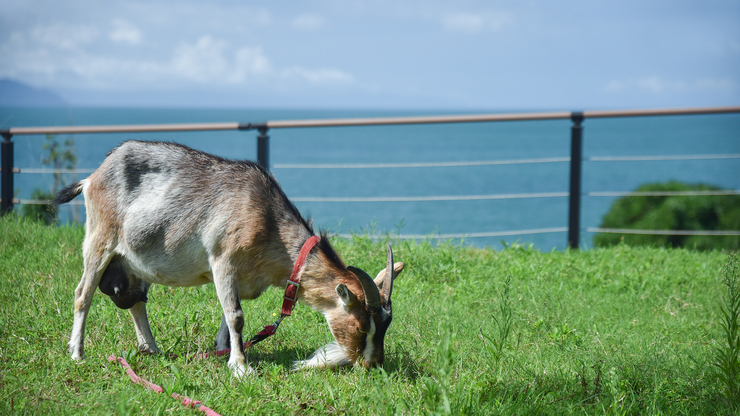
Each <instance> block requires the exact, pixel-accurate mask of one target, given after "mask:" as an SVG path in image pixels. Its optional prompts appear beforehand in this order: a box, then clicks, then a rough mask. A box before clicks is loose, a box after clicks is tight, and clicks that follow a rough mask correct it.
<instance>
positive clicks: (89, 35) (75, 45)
mask: <svg viewBox="0 0 740 416" xmlns="http://www.w3.org/2000/svg"><path fill="white" fill-rule="evenodd" d="M20 36H23V35H22V34H20ZM97 36H98V30H97V28H95V27H94V26H87V25H66V24H54V25H49V26H36V27H34V28H33V29H32V30H31V32H30V36H29V40H31V42H32V43H35V44H36V45H33V46H35V47H38V46H42V47H51V48H58V49H61V50H65V51H73V50H80V49H81V48H82V47H84V46H85V45H88V44H90V43H92V42H93V41H94V40H95V39H96V38H97ZM29 46H30V45H29Z"/></svg>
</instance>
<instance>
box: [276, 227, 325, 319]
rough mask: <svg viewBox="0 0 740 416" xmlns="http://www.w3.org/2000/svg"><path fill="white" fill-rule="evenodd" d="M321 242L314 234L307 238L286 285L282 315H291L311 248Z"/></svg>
mask: <svg viewBox="0 0 740 416" xmlns="http://www.w3.org/2000/svg"><path fill="white" fill-rule="evenodd" d="M318 242H319V237H317V236H315V235H313V236H311V238H309V239H308V240H306V242H305V243H303V247H301V251H300V252H299V253H298V258H297V259H296V260H295V265H294V266H293V272H292V273H291V274H290V279H288V285H287V286H286V287H285V296H284V297H283V308H282V310H281V311H280V314H281V315H282V316H290V313H291V311H293V307H295V304H296V302H297V299H298V288H299V287H300V286H301V274H303V267H304V266H305V265H306V258H308V253H310V252H311V249H313V248H314V246H315V245H316V244H317V243H318Z"/></svg>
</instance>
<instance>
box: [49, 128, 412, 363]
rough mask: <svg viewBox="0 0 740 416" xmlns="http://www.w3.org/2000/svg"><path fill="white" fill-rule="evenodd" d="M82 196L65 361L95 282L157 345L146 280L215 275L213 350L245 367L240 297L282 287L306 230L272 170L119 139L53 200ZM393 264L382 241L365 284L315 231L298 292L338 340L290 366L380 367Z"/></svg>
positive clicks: (78, 353) (398, 266)
mask: <svg viewBox="0 0 740 416" xmlns="http://www.w3.org/2000/svg"><path fill="white" fill-rule="evenodd" d="M80 193H82V194H83V195H84V196H85V207H86V210H87V221H86V223H85V227H86V234H85V241H84V243H83V258H84V273H83V275H82V279H81V280H80V283H79V285H78V286H77V289H76V290H75V304H74V305H75V306H74V309H75V313H74V324H73V329H72V336H71V339H70V342H69V348H70V352H71V354H72V358H73V359H81V358H82V357H83V355H84V327H85V321H86V319H87V316H88V312H89V308H90V304H91V301H92V297H93V294H94V292H95V289H96V288H98V287H99V288H100V289H101V291H102V292H103V293H105V294H106V295H108V296H110V298H111V300H112V301H113V302H114V303H115V304H116V305H117V306H118V307H120V308H123V309H128V310H129V311H130V313H131V316H132V318H133V321H134V326H135V329H136V335H137V338H138V342H139V350H140V351H142V352H150V353H156V352H159V349H158V348H157V345H156V342H155V341H154V337H153V336H152V333H151V330H150V328H149V322H148V319H147V315H146V301H147V291H148V289H149V286H150V285H151V284H163V285H167V286H180V287H187V286H196V285H201V284H205V283H214V284H215V286H216V292H217V295H218V298H219V301H220V302H221V306H222V309H223V313H224V315H223V319H222V325H221V328H220V330H219V333H218V335H217V337H216V348H217V350H223V349H226V348H231V356H230V358H229V367H230V368H231V369H232V371H233V372H234V374H235V375H237V376H241V375H244V374H247V373H249V372H250V371H251V368H250V367H249V365H248V364H247V362H246V357H245V355H244V351H243V347H242V343H243V342H242V332H243V329H244V313H243V312H242V310H241V303H240V300H241V299H254V298H256V297H258V296H259V295H260V294H261V293H262V292H263V291H264V290H265V289H267V288H268V287H270V286H279V287H285V285H286V282H287V280H288V277H289V275H290V272H291V269H292V267H293V263H294V262H295V260H296V258H297V257H298V252H299V251H300V249H301V246H302V245H303V243H304V242H305V241H306V240H307V239H308V238H309V237H310V236H312V235H313V234H314V233H313V230H312V228H311V226H310V224H309V223H308V222H307V221H305V220H304V219H303V218H302V217H301V215H300V213H299V211H298V209H296V207H295V206H294V205H293V204H292V203H291V202H290V201H289V200H288V198H287V197H286V195H285V193H284V192H283V191H282V190H281V189H280V186H279V185H278V183H277V181H276V180H275V178H274V177H273V176H272V175H270V174H269V173H268V172H267V171H265V170H264V169H263V168H261V167H260V166H259V165H257V164H255V163H252V162H248V161H231V160H226V159H223V158H219V157H216V156H213V155H209V154H207V153H203V152H200V151H196V150H193V149H190V148H188V147H185V146H182V145H179V144H175V143H162V142H139V141H128V142H124V143H123V144H121V145H120V146H119V147H117V148H115V149H113V150H112V151H111V152H110V153H109V154H108V156H107V157H106V159H105V160H104V161H103V163H102V165H101V166H100V167H99V168H98V169H97V170H96V171H95V172H94V173H93V174H92V175H90V176H89V177H88V178H87V179H84V180H82V181H80V182H78V183H76V184H73V185H71V186H69V187H67V188H65V189H64V190H62V191H61V192H60V193H59V195H58V197H57V203H65V202H68V201H70V200H72V199H73V198H74V197H76V196H77V195H79V194H80ZM402 270H403V263H395V264H394V263H393V261H392V252H391V251H390V247H389V249H388V261H387V262H386V268H385V269H384V270H382V271H381V272H380V273H379V274H378V277H377V278H376V279H375V282H373V280H372V279H371V278H370V277H369V276H367V274H366V273H365V272H362V271H361V270H359V269H355V268H351V267H350V268H348V267H347V266H345V265H344V263H343V262H342V260H341V258H340V257H339V255H338V254H337V253H336V252H335V251H334V249H333V248H332V247H331V245H330V244H329V241H328V240H327V238H326V236H323V235H322V236H321V240H320V242H319V244H317V246H316V247H314V249H313V250H312V251H311V254H310V255H309V257H308V259H307V261H306V265H305V267H304V270H303V275H302V281H301V287H300V289H299V292H298V296H299V299H300V300H302V301H303V302H305V303H306V304H307V305H309V306H310V307H312V308H314V309H316V310H318V311H320V312H322V313H323V314H324V316H325V317H326V319H327V322H328V324H329V327H330V329H331V331H332V334H333V335H334V337H335V339H336V342H335V343H332V344H329V345H327V346H326V347H323V348H320V349H319V350H318V351H316V353H315V354H314V355H313V356H312V357H311V358H309V359H308V360H305V361H301V362H298V363H297V365H296V367H298V368H301V367H333V366H337V365H351V364H355V363H361V364H363V365H366V366H369V365H375V364H381V363H382V362H383V358H384V350H383V342H384V335H385V332H386V330H387V328H388V325H389V324H390V319H391V303H390V293H391V288H392V285H393V280H394V279H395V277H396V276H397V275H398V273H400V272H401V271H402Z"/></svg>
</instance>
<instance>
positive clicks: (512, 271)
mask: <svg viewBox="0 0 740 416" xmlns="http://www.w3.org/2000/svg"><path fill="white" fill-rule="evenodd" d="M83 236H84V231H83V229H82V228H81V227H59V228H53V227H45V226H41V225H38V224H36V223H31V222H27V221H19V220H18V219H15V218H11V219H8V218H4V219H0V247H2V251H1V252H0V308H2V311H1V315H0V316H2V322H1V323H0V331H2V332H1V333H0V414H120V415H127V414H154V415H171V414H174V415H186V414H188V415H195V414H199V413H198V412H196V411H194V410H191V409H187V408H185V407H183V406H182V405H181V404H180V403H179V402H177V401H176V400H174V399H172V398H169V397H167V396H166V395H164V394H156V393H154V392H152V391H149V390H146V389H144V388H143V387H141V386H139V385H135V384H133V383H132V382H131V381H130V380H129V379H128V377H127V376H126V375H125V373H124V372H123V370H122V369H121V367H120V366H119V365H118V364H115V363H109V362H108V360H107V356H108V355H110V354H114V353H119V354H122V355H123V356H125V357H127V359H128V361H129V363H131V366H132V367H133V369H134V370H135V371H136V372H137V373H138V374H139V375H140V376H142V377H144V378H147V379H149V380H151V381H152V382H155V383H157V384H160V385H162V386H164V387H165V388H166V389H167V390H172V391H176V392H179V393H182V394H185V395H187V396H189V397H191V398H194V399H197V400H201V401H203V403H204V404H205V405H207V406H208V407H210V408H212V409H214V410H215V411H216V412H218V413H220V414H222V415H236V414H242V415H245V414H350V415H352V414H372V415H386V414H413V415H415V414H502V415H513V414H517V415H524V414H556V415H557V414H665V415H681V414H684V415H696V414H707V415H710V414H711V415H714V414H732V411H731V410H730V408H729V407H728V405H727V403H726V402H725V401H724V399H723V398H722V394H721V391H722V384H721V382H720V381H719V380H718V379H717V378H716V377H715V376H714V369H713V367H712V365H711V363H712V361H713V357H714V355H713V348H714V347H715V346H717V345H719V343H720V342H721V340H722V338H721V328H720V323H719V320H720V315H719V305H720V299H721V296H722V293H723V284H722V267H723V265H724V264H725V261H726V259H727V254H726V253H721V252H710V253H698V252H692V251H684V250H665V249H647V248H644V249H643V248H639V249H638V248H630V247H626V246H618V247H616V248H610V249H595V250H589V251H580V252H579V251H566V252H552V253H541V252H538V251H536V250H531V249H526V248H521V247H509V248H507V249H505V250H502V251H493V250H481V249H474V248H469V247H464V246H460V245H456V244H432V243H429V242H418V243H417V242H406V241H393V242H392V243H393V247H394V252H395V257H396V260H397V261H403V262H405V263H406V269H405V271H404V273H403V274H402V275H401V277H399V280H398V281H397V282H396V286H395V290H394V302H393V306H394V322H393V325H391V328H390V330H389V332H388V334H387V336H386V364H385V368H384V369H383V370H372V371H367V370H364V369H345V370H340V371H306V372H290V365H291V362H292V361H293V360H295V359H302V358H305V357H306V356H307V355H309V354H310V353H311V352H313V351H314V350H315V349H316V348H318V347H319V346H321V345H324V344H325V343H327V342H328V341H330V340H331V334H330V332H329V330H328V327H327V325H326V323H325V321H324V319H323V317H322V316H321V315H320V314H318V313H316V312H314V311H312V310H310V309H309V308H307V307H305V306H303V305H300V304H299V305H298V307H297V308H296V310H295V312H294V314H293V317H291V318H289V319H287V320H286V321H285V322H284V323H283V325H282V326H281V328H280V331H278V333H277V334H276V335H275V336H274V337H272V338H270V339H268V340H267V341H265V342H263V343H262V344H259V345H258V346H256V347H255V348H254V349H252V350H251V351H249V353H248V357H249V360H250V361H251V363H252V366H253V367H255V368H256V369H257V370H258V372H259V374H260V375H259V377H255V378H249V379H246V380H237V379H234V378H233V377H232V376H231V374H230V372H229V370H228V368H227V366H226V360H227V358H226V357H221V358H209V359H206V360H199V361H189V360H187V359H182V358H181V359H170V358H166V356H142V355H137V354H135V353H134V351H135V349H136V337H135V334H134V329H133V325H132V323H131V320H130V317H129V315H128V312H126V311H122V310H119V309H117V308H116V307H115V306H114V305H113V303H112V302H110V301H109V300H108V299H107V297H106V296H103V295H102V294H100V293H99V292H98V294H97V295H96V296H95V298H94V301H93V305H92V308H91V313H90V317H89V319H88V323H87V328H86V342H85V347H86V356H87V359H86V361H85V362H83V363H75V362H72V361H71V360H70V358H69V356H68V354H67V352H66V344H67V341H68V337H69V333H70V330H71V326H72V309H73V306H72V302H73V292H74V289H75V287H76V285H77V283H78V281H79V278H80V276H81V274H82V259H81V243H82V239H83ZM385 243H386V242H374V241H371V240H370V239H368V238H363V237H355V238H352V239H339V238H336V239H335V240H334V245H335V246H336V248H337V251H338V252H339V253H340V254H341V255H342V256H343V258H344V259H345V261H346V262H347V263H348V264H354V265H356V266H359V267H361V268H363V269H365V270H368V271H369V272H371V274H374V273H377V271H378V270H379V269H380V268H381V267H383V266H382V265H383V263H384V261H385V260H384V256H385V251H384V244H385ZM281 297H282V293H281V290H278V289H274V290H270V291H268V292H266V293H265V294H263V296H262V297H261V298H259V299H258V300H256V301H251V302H244V303H243V307H244V310H245V313H246V315H247V328H248V330H247V332H249V335H251V334H252V333H254V332H256V331H257V330H259V329H261V327H262V325H266V324H269V323H271V322H273V321H274V319H275V316H274V314H275V313H277V312H278V309H279V305H280V301H281ZM149 299H150V300H149V305H148V309H149V317H150V321H151V323H152V330H153V332H154V335H155V337H156V338H157V341H158V343H159V346H160V348H162V350H163V351H167V352H174V353H178V354H186V355H187V354H188V353H192V352H203V351H208V350H209V348H210V347H211V345H212V342H213V337H214V336H215V334H216V332H217V329H218V326H219V323H220V319H221V313H220V307H219V304H218V302H217V300H216V296H215V290H214V288H213V286H212V285H208V286H202V287H197V288H189V289H173V288H168V287H163V286H155V287H153V288H152V290H151V291H150V295H149Z"/></svg>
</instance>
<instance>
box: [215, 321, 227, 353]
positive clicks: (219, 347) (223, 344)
mask: <svg viewBox="0 0 740 416" xmlns="http://www.w3.org/2000/svg"><path fill="white" fill-rule="evenodd" d="M230 346H231V336H230V335H229V325H227V324H226V315H221V326H219V328H218V334H216V341H214V343H213V349H214V350H216V351H217V352H218V351H223V350H225V349H228V348H230Z"/></svg>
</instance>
